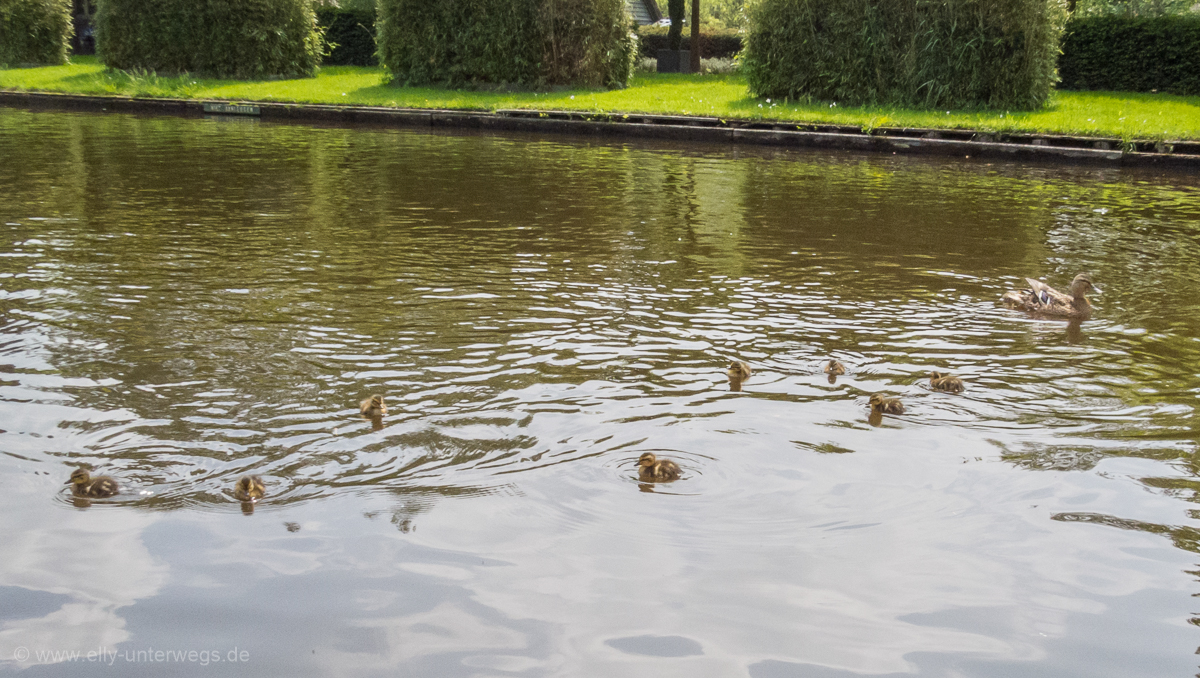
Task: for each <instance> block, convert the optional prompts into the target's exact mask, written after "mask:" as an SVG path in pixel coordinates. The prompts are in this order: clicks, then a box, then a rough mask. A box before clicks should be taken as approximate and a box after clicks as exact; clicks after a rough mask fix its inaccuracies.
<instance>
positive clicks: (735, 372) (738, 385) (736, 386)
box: [725, 360, 753, 391]
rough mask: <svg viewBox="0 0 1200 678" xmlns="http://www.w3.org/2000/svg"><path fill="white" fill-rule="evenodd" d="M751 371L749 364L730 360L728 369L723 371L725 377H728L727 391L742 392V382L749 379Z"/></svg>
mask: <svg viewBox="0 0 1200 678" xmlns="http://www.w3.org/2000/svg"><path fill="white" fill-rule="evenodd" d="M752 371H753V370H751V369H750V365H749V363H746V362H743V361H741V360H731V361H730V362H729V369H728V370H725V376H727V377H729V390H730V391H740V390H742V382H743V381H746V380H747V379H749V378H750V373H751V372H752Z"/></svg>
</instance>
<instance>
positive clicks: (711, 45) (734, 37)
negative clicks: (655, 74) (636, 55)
mask: <svg viewBox="0 0 1200 678" xmlns="http://www.w3.org/2000/svg"><path fill="white" fill-rule="evenodd" d="M637 36H638V51H639V52H640V53H641V56H643V57H646V58H653V57H655V56H657V55H658V50H660V49H668V45H667V27H666V26H641V27H639V28H638V31H637ZM691 42H692V40H691V37H690V36H689V35H688V34H687V33H685V34H684V35H683V40H682V41H681V43H680V44H682V45H683V46H682V47H681V48H680V49H689V50H690V49H691ZM741 50H742V36H741V34H740V33H738V32H737V31H736V30H733V29H724V30H716V31H713V30H704V29H701V32H700V56H702V57H704V58H705V59H729V58H732V57H733V55H735V54H737V53H738V52H740V51H741Z"/></svg>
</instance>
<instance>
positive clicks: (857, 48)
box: [743, 0, 1067, 109]
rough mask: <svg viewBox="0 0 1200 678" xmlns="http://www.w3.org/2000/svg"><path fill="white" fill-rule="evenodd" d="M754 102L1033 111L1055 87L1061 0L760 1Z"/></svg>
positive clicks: (754, 38)
mask: <svg viewBox="0 0 1200 678" xmlns="http://www.w3.org/2000/svg"><path fill="white" fill-rule="evenodd" d="M748 18H749V31H748V35H747V38H746V51H745V57H744V62H743V69H744V71H745V73H746V79H747V81H748V83H749V85H750V90H751V92H753V93H754V94H755V95H757V96H771V97H779V98H783V97H795V98H801V99H803V98H813V99H819V100H830V101H836V102H839V103H846V104H894V105H903V106H919V107H932V108H968V107H980V106H986V107H991V108H1013V109H1033V108H1038V107H1040V106H1041V105H1042V104H1043V103H1044V102H1045V100H1046V98H1047V97H1048V96H1049V95H1050V91H1051V89H1052V87H1053V86H1054V83H1055V81H1056V79H1057V76H1056V72H1055V64H1056V61H1057V59H1058V48H1059V39H1060V37H1061V35H1062V31H1063V24H1064V23H1065V21H1066V18H1067V9H1066V1H1065V0H758V1H757V2H755V3H752V4H751V7H750V10H749V17H748Z"/></svg>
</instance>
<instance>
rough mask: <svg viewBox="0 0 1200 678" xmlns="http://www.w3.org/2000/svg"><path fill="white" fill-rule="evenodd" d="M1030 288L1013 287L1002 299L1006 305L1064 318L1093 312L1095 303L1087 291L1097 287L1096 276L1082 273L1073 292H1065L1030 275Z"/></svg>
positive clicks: (1074, 285) (1080, 316)
mask: <svg viewBox="0 0 1200 678" xmlns="http://www.w3.org/2000/svg"><path fill="white" fill-rule="evenodd" d="M1025 282H1027V283H1029V289H1027V290H1009V291H1008V292H1005V293H1004V295H1003V296H1002V297H1000V300H1001V301H1003V302H1004V305H1005V306H1008V307H1009V308H1015V309H1019V310H1022V311H1025V312H1027V313H1033V314H1035V315H1041V316H1054V317H1060V318H1086V317H1088V316H1089V315H1091V313H1092V304H1091V302H1090V301H1088V299H1087V297H1085V296H1083V293H1084V292H1087V291H1088V290H1094V289H1096V287H1095V285H1093V284H1092V277H1091V276H1090V275H1088V274H1087V273H1080V274H1079V275H1077V276H1075V279H1074V280H1072V281H1071V287H1070V290H1069V291H1070V294H1063V293H1062V292H1059V291H1058V290H1056V289H1054V288H1053V287H1051V286H1049V285H1047V284H1046V283H1044V282H1042V281H1040V280H1034V279H1033V278H1026V279H1025Z"/></svg>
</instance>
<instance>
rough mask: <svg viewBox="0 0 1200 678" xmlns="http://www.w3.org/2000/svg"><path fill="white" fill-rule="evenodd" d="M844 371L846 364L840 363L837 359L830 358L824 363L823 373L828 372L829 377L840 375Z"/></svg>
mask: <svg viewBox="0 0 1200 678" xmlns="http://www.w3.org/2000/svg"><path fill="white" fill-rule="evenodd" d="M845 373H846V366H845V365H843V364H841V363H840V362H838V361H837V360H832V359H831V360H830V361H829V362H827V363H825V374H828V375H829V376H831V377H837V376H841V375H843V374H845Z"/></svg>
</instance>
